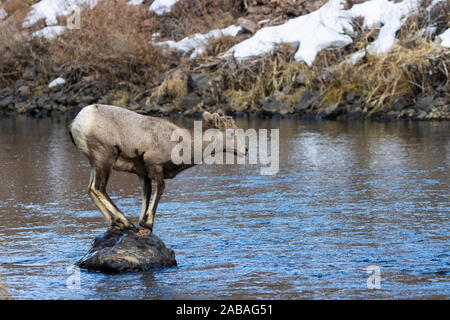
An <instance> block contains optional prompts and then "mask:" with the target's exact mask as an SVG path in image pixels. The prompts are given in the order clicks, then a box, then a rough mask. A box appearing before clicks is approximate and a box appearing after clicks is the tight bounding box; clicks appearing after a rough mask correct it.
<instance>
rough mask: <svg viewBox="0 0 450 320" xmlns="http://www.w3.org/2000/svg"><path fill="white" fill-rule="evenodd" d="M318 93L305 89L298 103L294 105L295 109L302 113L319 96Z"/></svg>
mask: <svg viewBox="0 0 450 320" xmlns="http://www.w3.org/2000/svg"><path fill="white" fill-rule="evenodd" d="M319 96H320V95H319V93H318V92H314V91H310V90H307V91H305V92H304V93H303V95H302V97H301V98H300V101H299V103H298V104H297V105H296V106H295V107H294V109H295V111H297V112H300V113H303V112H305V111H306V110H307V109H308V108H309V107H311V105H312V104H313V103H314V102H316V101H317V99H318V98H319Z"/></svg>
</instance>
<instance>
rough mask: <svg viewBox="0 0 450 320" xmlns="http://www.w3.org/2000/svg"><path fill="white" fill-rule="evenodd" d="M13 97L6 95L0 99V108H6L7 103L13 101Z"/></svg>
mask: <svg viewBox="0 0 450 320" xmlns="http://www.w3.org/2000/svg"><path fill="white" fill-rule="evenodd" d="M13 100H14V98H13V97H12V96H7V97H5V98H2V99H0V108H1V109H3V108H7V107H8V105H9V104H11V103H13Z"/></svg>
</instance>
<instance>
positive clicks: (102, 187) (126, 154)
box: [70, 104, 247, 231]
mask: <svg viewBox="0 0 450 320" xmlns="http://www.w3.org/2000/svg"><path fill="white" fill-rule="evenodd" d="M210 128H217V129H219V130H221V131H224V130H225V129H236V125H235V123H234V121H233V119H232V118H231V117H220V116H219V115H218V114H217V113H215V114H211V113H209V112H204V114H203V122H202V130H203V131H205V130H206V129H210ZM177 129H180V127H178V126H176V125H175V124H173V123H171V122H169V121H167V120H164V119H161V118H154V117H150V116H144V115H140V114H138V113H136V112H133V111H129V110H126V109H124V108H119V107H114V106H108V105H100V104H93V105H90V106H87V107H85V108H83V109H82V110H81V111H80V112H79V113H78V115H77V116H76V117H75V119H74V120H73V121H72V123H71V124H70V135H71V138H72V141H73V143H74V144H75V145H76V146H77V147H78V148H79V149H80V150H81V151H82V153H83V154H84V155H86V156H87V158H88V159H89V162H90V165H91V177H90V181H89V187H88V194H89V196H90V197H91V198H92V200H93V201H94V203H95V204H96V206H97V207H98V209H99V210H100V211H101V213H102V214H103V215H104V216H105V218H106V219H107V221H108V222H109V224H110V225H111V226H117V227H119V228H121V229H125V228H134V226H133V225H132V224H131V223H130V221H129V220H128V219H127V218H126V217H125V216H124V215H123V213H122V212H121V211H120V210H119V209H118V208H117V206H116V205H115V204H114V203H113V202H112V200H111V199H110V198H109V196H108V194H107V193H106V184H107V182H108V178H109V176H110V174H111V172H112V170H113V169H115V170H118V171H126V172H131V173H134V174H136V175H138V176H139V179H140V181H141V183H142V184H143V201H142V207H141V213H140V217H139V224H140V225H141V226H142V227H144V228H146V229H149V230H150V231H152V230H153V223H154V217H155V212H156V208H157V206H158V202H159V200H160V199H161V195H162V194H163V192H164V179H170V178H173V177H175V176H176V175H177V174H178V173H180V172H181V171H183V170H185V169H187V168H190V167H192V166H194V165H195V163H194V162H191V163H189V164H186V163H181V164H175V163H174V162H173V161H172V159H171V152H172V148H173V147H174V146H175V145H176V144H177V142H176V141H171V136H172V133H173V132H174V131H175V130H177ZM191 136H193V135H191ZM223 136H226V135H223ZM225 139H229V137H228V138H225ZM233 139H234V141H232V143H231V145H232V146H233V149H232V150H231V151H232V152H233V153H234V154H236V155H245V154H246V153H247V148H246V146H245V143H243V142H242V141H240V140H239V139H238V138H237V137H236V138H234V137H233ZM191 143H192V148H194V147H193V146H194V143H201V146H202V148H204V144H203V141H200V142H199V141H196V140H195V139H192V141H191ZM225 145H226V143H223V146H225ZM228 146H230V144H229V143H228ZM225 151H228V152H230V150H225V147H224V152H225ZM152 181H154V182H155V183H156V190H155V193H154V196H153V200H152V202H151V204H150V205H149V203H150V196H151V190H152Z"/></svg>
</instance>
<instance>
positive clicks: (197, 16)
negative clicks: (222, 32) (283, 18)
mask: <svg viewBox="0 0 450 320" xmlns="http://www.w3.org/2000/svg"><path fill="white" fill-rule="evenodd" d="M243 14H244V0H201V1H198V0H183V1H179V2H177V3H176V4H175V5H174V6H173V7H172V10H171V12H170V13H168V14H165V15H162V16H156V15H153V19H155V20H156V21H157V24H156V25H157V26H158V29H155V31H154V32H160V33H161V36H162V37H164V38H170V39H173V40H176V41H179V40H181V39H182V38H184V37H187V36H189V35H192V34H194V33H206V32H208V31H210V30H212V29H221V28H224V27H227V26H229V25H231V24H233V23H235V20H236V18H237V17H238V16H242V15H243Z"/></svg>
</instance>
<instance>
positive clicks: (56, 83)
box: [48, 77, 66, 88]
mask: <svg viewBox="0 0 450 320" xmlns="http://www.w3.org/2000/svg"><path fill="white" fill-rule="evenodd" d="M65 83H66V80H64V79H63V78H61V77H59V78H56V79H55V80H53V81H52V82H50V83H49V84H48V87H49V88H53V87H56V86H60V85H62V84H65Z"/></svg>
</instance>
